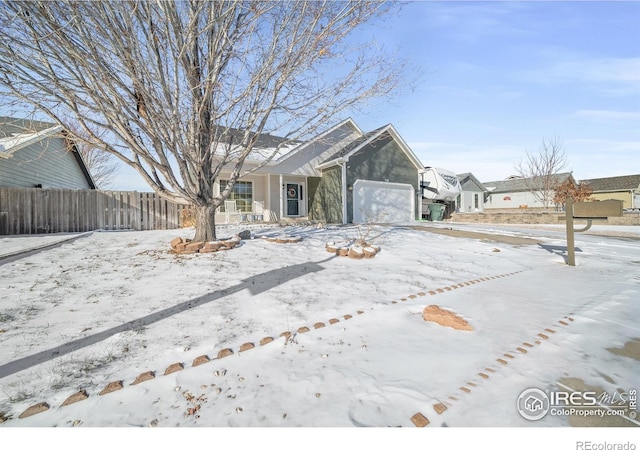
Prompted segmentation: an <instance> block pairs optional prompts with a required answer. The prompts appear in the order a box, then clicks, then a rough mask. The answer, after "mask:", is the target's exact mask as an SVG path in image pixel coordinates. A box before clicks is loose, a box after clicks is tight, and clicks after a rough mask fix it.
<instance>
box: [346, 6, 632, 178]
mask: <svg viewBox="0 0 640 450" xmlns="http://www.w3.org/2000/svg"><path fill="white" fill-rule="evenodd" d="M368 32H370V33H372V34H373V36H374V38H375V39H376V41H377V42H380V43H381V45H384V46H385V47H388V48H398V49H399V50H398V51H399V52H400V54H401V55H402V56H404V57H405V58H407V59H408V60H409V61H410V62H411V63H412V64H419V65H420V67H421V69H420V72H421V73H420V80H419V83H418V86H417V88H416V89H415V91H414V92H411V93H410V94H406V95H400V96H397V97H395V98H393V99H391V100H390V101H388V100H386V99H385V102H383V103H381V102H378V103H377V104H376V107H375V108H373V109H372V110H370V112H369V114H367V115H361V116H354V119H355V120H356V122H358V123H359V124H361V126H362V127H363V128H365V129H373V128H375V127H377V126H380V125H382V124H385V123H389V122H390V123H393V124H394V126H395V127H396V128H397V129H398V131H399V132H400V134H401V135H402V136H403V137H404V139H405V140H406V141H407V142H408V144H409V145H410V147H411V148H412V149H413V150H414V152H415V153H416V154H417V155H418V157H419V158H420V159H421V160H422V162H423V163H424V164H425V165H429V166H436V167H444V168H446V169H449V170H452V171H454V172H456V173H463V172H472V173H473V174H474V175H476V177H477V178H479V179H480V180H481V181H494V180H501V179H504V178H506V177H507V176H509V175H511V174H514V173H515V168H514V166H515V165H516V164H517V163H518V161H520V159H521V158H523V157H525V152H526V151H529V152H530V153H534V154H535V153H537V152H538V151H539V149H540V148H541V144H542V140H543V139H551V138H553V137H558V138H559V139H560V140H561V141H562V142H563V150H564V151H565V152H566V154H567V159H568V166H567V169H568V170H572V171H573V174H574V177H575V178H576V179H586V178H600V177H608V176H618V175H630V174H637V173H640V3H639V2H578V1H571V2H535V1H530V2H516V1H511V2H457V1H449V2H425V1H422V2H417V1H416V2H411V3H409V4H408V5H406V6H405V7H404V9H403V10H402V11H401V13H400V14H399V15H398V16H397V17H393V18H392V19H391V20H388V21H387V23H386V26H385V27H383V28H381V29H378V30H376V31H375V32H372V31H368Z"/></svg>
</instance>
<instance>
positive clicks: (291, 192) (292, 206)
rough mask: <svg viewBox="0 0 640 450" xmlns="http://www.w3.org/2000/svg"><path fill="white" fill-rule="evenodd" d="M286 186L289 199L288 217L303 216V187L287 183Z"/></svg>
mask: <svg viewBox="0 0 640 450" xmlns="http://www.w3.org/2000/svg"><path fill="white" fill-rule="evenodd" d="M285 186H286V197H287V216H289V217H292V216H293V217H298V216H301V215H302V214H301V209H302V208H301V204H302V199H303V197H302V185H301V184H299V183H287V184H286V185H285Z"/></svg>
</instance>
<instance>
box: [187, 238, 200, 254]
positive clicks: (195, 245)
mask: <svg viewBox="0 0 640 450" xmlns="http://www.w3.org/2000/svg"><path fill="white" fill-rule="evenodd" d="M202 247H204V242H202V241H198V242H190V243H189V244H187V245H186V247H185V248H184V249H185V250H186V251H188V252H190V251H199V250H200V249H201V248H202Z"/></svg>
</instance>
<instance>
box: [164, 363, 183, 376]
mask: <svg viewBox="0 0 640 450" xmlns="http://www.w3.org/2000/svg"><path fill="white" fill-rule="evenodd" d="M182 369H184V364H182V363H173V364H171V365H170V366H169V367H167V368H166V370H165V371H164V374H165V375H169V374H172V373H173V372H177V371H179V370H182Z"/></svg>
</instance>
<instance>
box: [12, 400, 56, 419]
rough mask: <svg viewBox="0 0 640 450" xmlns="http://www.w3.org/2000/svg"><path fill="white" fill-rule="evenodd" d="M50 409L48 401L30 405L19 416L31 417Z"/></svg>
mask: <svg viewBox="0 0 640 450" xmlns="http://www.w3.org/2000/svg"><path fill="white" fill-rule="evenodd" d="M48 409H49V404H48V403H47V402H42V403H38V404H37V405H33V406H29V407H28V408H27V409H25V411H24V412H23V413H22V414H20V415H19V416H18V418H19V419H24V418H25V417H30V416H33V415H35V414H40V413H41V412H45V411H47V410H48Z"/></svg>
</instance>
